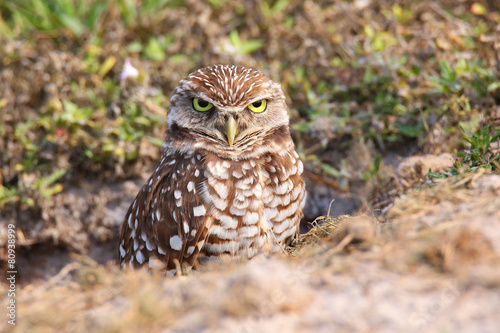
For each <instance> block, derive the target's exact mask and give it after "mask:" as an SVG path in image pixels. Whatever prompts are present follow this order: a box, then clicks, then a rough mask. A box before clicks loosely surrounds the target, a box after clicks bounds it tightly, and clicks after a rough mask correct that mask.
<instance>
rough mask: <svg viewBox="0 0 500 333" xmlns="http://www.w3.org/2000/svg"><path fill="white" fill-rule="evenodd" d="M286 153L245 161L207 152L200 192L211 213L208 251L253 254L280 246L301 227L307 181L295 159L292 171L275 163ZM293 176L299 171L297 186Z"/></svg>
mask: <svg viewBox="0 0 500 333" xmlns="http://www.w3.org/2000/svg"><path fill="white" fill-rule="evenodd" d="M294 153H295V152H294ZM285 155H286V154H285ZM285 155H284V156H282V157H279V156H277V157H274V156H271V155H266V156H262V157H259V158H253V159H245V160H241V161H232V160H227V159H223V158H220V157H218V156H216V155H215V154H207V155H206V156H205V161H204V162H205V164H204V165H205V177H206V182H205V183H204V186H203V194H202V195H203V200H204V201H205V203H206V205H207V206H208V207H209V214H210V215H211V216H212V217H213V219H212V222H211V225H210V226H209V231H208V238H207V240H206V242H205V245H204V250H205V252H206V254H207V255H208V256H219V255H221V254H229V255H231V256H243V257H248V258H251V257H253V256H254V255H256V254H257V253H259V252H260V251H263V252H269V251H279V250H280V249H281V248H282V247H283V246H284V245H285V243H286V241H288V239H289V238H290V237H291V236H293V234H294V233H296V232H297V230H298V222H299V220H300V218H301V216H302V204H303V203H302V198H303V195H302V192H304V188H303V181H302V178H301V177H300V173H299V172H298V169H299V168H298V167H297V166H295V164H294V166H293V167H291V169H292V170H291V171H286V170H284V169H283V168H281V167H280V168H278V169H277V168H276V166H275V164H277V163H283V159H284V158H285V159H286V158H287V157H286V156H285ZM290 156H292V155H290ZM299 163H301V162H300V161H299ZM300 171H301V170H300ZM283 173H284V174H283ZM287 173H288V174H287ZM291 173H293V174H291ZM294 176H297V177H298V178H297V179H298V180H299V181H298V187H295V186H294V181H295V178H294ZM276 222H277V223H278V225H276ZM275 227H278V229H277V231H279V234H277V235H276V234H275V232H274V228H275ZM281 235H283V237H281Z"/></svg>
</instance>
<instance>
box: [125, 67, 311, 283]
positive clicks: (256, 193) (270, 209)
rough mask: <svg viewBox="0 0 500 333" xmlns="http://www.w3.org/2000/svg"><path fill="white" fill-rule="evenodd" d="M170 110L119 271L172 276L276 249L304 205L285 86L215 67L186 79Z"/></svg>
mask: <svg viewBox="0 0 500 333" xmlns="http://www.w3.org/2000/svg"><path fill="white" fill-rule="evenodd" d="M170 104H171V105H170V110H169V113H168V128H167V132H166V138H165V143H164V145H163V148H164V153H163V155H162V157H161V160H160V165H159V166H158V168H157V169H156V170H155V171H154V173H153V175H152V176H151V178H150V179H149V180H148V181H147V183H146V184H145V185H144V186H143V187H142V189H141V191H140V192H139V194H138V195H137V197H136V199H135V200H134V202H133V203H132V205H131V206H130V208H129V210H128V213H127V216H126V217H125V222H124V223H123V226H122V230H121V235H120V249H119V250H120V261H121V263H122V265H123V266H126V265H130V266H131V267H133V268H136V267H140V266H142V265H144V264H147V263H148V262H149V261H150V260H151V259H154V258H157V259H159V260H160V261H161V262H163V263H164V265H165V268H166V269H167V272H168V273H170V274H171V273H175V270H176V269H177V268H179V267H183V268H190V267H192V266H193V265H195V264H196V263H197V261H203V260H205V259H210V258H218V257H219V256H221V255H224V254H227V255H229V256H231V257H240V256H242V257H247V258H251V257H253V256H255V255H256V254H257V253H259V252H265V253H269V252H276V251H280V250H281V249H282V248H283V247H284V246H286V245H287V244H288V243H289V242H290V240H291V239H292V238H293V237H294V235H296V234H297V233H298V228H299V221H300V219H301V217H302V208H303V206H304V202H305V187H304V181H303V180H302V177H301V174H302V169H303V168H302V162H301V161H300V159H299V156H298V155H297V153H296V152H295V148H294V144H293V142H292V139H291V137H290V132H289V125H288V112H287V106H286V101H285V96H284V94H283V92H282V90H281V87H280V85H279V84H278V83H276V82H273V81H271V80H269V79H268V78H267V77H265V76H264V75H263V74H262V73H261V72H259V71H256V70H253V69H248V68H244V67H238V66H222V65H217V66H211V67H206V68H203V69H200V70H198V71H196V72H194V73H192V74H190V75H189V76H188V77H187V78H186V79H184V80H182V81H180V82H179V85H178V87H177V88H176V90H175V92H174V95H173V96H172V98H171V103H170Z"/></svg>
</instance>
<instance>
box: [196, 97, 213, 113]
mask: <svg viewBox="0 0 500 333" xmlns="http://www.w3.org/2000/svg"><path fill="white" fill-rule="evenodd" d="M213 107H214V105H213V104H212V103H210V102H207V101H205V100H204V99H200V98H198V97H195V98H193V108H194V109H195V110H196V111H200V112H206V111H209V110H210V109H212V108H213Z"/></svg>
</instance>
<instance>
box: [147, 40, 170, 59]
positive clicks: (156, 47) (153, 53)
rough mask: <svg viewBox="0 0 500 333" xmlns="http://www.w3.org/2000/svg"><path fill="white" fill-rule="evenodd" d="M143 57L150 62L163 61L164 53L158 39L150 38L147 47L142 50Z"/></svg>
mask: <svg viewBox="0 0 500 333" xmlns="http://www.w3.org/2000/svg"><path fill="white" fill-rule="evenodd" d="M144 55H145V56H146V57H147V58H149V59H151V60H156V61H163V60H165V52H164V51H163V48H162V46H161V44H160V42H159V41H158V39H156V38H154V37H151V38H150V39H149V42H148V45H147V46H146V48H145V49H144Z"/></svg>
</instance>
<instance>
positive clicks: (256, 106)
mask: <svg viewBox="0 0 500 333" xmlns="http://www.w3.org/2000/svg"><path fill="white" fill-rule="evenodd" d="M266 107H267V101H266V100H265V99H261V100H260V101H257V102H253V103H252V104H250V105H249V106H248V108H249V109H250V111H253V112H255V113H261V112H264V111H266Z"/></svg>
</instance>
